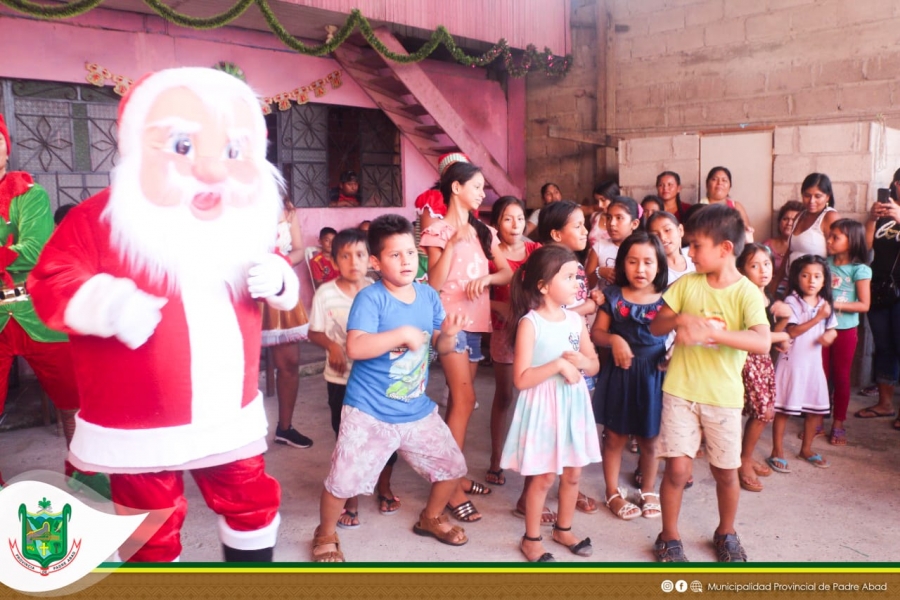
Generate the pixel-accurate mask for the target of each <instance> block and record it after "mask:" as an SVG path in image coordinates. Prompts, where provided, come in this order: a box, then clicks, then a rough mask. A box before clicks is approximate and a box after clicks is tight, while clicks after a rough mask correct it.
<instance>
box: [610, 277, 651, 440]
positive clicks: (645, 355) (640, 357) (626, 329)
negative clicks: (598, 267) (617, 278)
mask: <svg viewBox="0 0 900 600" xmlns="http://www.w3.org/2000/svg"><path fill="white" fill-rule="evenodd" d="M603 293H604V294H605V295H606V303H604V304H603V305H601V306H600V310H602V311H603V312H605V313H606V314H608V315H610V316H611V317H612V321H611V324H610V328H609V332H610V333H614V334H616V335H619V336H621V337H622V338H624V339H625V341H626V342H628V345H629V346H631V352H632V353H633V354H634V358H633V359H631V368H629V369H621V368H619V367H617V366H616V364H615V362H614V361H613V360H612V357H610V360H609V361H608V362H607V363H606V364H604V365H601V368H600V375H599V377H598V378H597V387H596V389H595V390H594V416H595V418H596V419H597V423H601V424H603V425H605V426H606V427H608V428H609V429H611V430H612V431H614V432H616V433H618V434H620V435H637V436H641V437H645V438H652V437H656V436H657V435H659V422H660V417H661V416H662V383H663V375H664V373H663V372H662V371H660V370H659V368H658V366H659V364H660V361H662V360H663V358H664V357H665V354H666V336H660V337H657V336H655V335H653V334H651V333H650V326H649V324H650V321H652V320H653V318H654V317H655V316H656V315H657V313H658V312H659V310H660V308H662V305H663V299H662V297H660V299H659V300H657V301H656V302H654V303H653V304H633V303H631V302H629V301H628V300H626V299H625V298H623V297H622V289H621V288H620V287H619V286H617V285H610V286H607V287H606V288H605V289H604V290H603Z"/></svg>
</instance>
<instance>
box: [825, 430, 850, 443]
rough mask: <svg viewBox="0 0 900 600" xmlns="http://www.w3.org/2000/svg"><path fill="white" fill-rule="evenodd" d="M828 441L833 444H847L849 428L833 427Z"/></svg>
mask: <svg viewBox="0 0 900 600" xmlns="http://www.w3.org/2000/svg"><path fill="white" fill-rule="evenodd" d="M828 442H829V443H830V444H831V445H832V446H846V445H847V430H846V429H841V428H837V429H832V430H831V435H829V436H828Z"/></svg>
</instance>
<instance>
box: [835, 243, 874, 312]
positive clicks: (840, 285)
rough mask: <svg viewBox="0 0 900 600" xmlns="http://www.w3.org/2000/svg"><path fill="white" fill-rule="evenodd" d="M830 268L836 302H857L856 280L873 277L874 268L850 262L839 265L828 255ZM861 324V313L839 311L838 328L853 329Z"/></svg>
mask: <svg viewBox="0 0 900 600" xmlns="http://www.w3.org/2000/svg"><path fill="white" fill-rule="evenodd" d="M828 268H829V269H830V270H831V292H832V295H833V296H834V301H835V302H856V301H857V300H859V296H857V295H856V282H857V281H861V280H863V279H872V268H871V267H869V265H863V264H860V263H850V264H846V265H841V266H837V265H835V264H834V259H833V258H832V257H830V256H829V257H828ZM858 325H859V313H856V312H838V313H837V328H838V329H852V328H854V327H857V326H858Z"/></svg>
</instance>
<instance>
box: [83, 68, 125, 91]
mask: <svg viewBox="0 0 900 600" xmlns="http://www.w3.org/2000/svg"><path fill="white" fill-rule="evenodd" d="M84 68H85V69H87V71H88V74H87V76H86V77H85V79H87V81H88V83H91V84H94V85H96V86H97V87H103V86H104V85H106V82H112V84H113V85H114V86H115V87H113V91H114V92H115V93H117V94H118V95H120V96H124V95H125V92H127V91H128V88H130V87H131V84H132V83H134V80H133V79H132V78H131V77H125V76H124V75H115V74H114V73H112V72H111V71H110V70H109V69H106V68H104V67H101V66H100V65H98V64H97V63H84Z"/></svg>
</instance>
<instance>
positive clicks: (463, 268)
mask: <svg viewBox="0 0 900 600" xmlns="http://www.w3.org/2000/svg"><path fill="white" fill-rule="evenodd" d="M454 233H456V229H454V228H453V227H451V226H450V225H448V224H447V222H446V221H438V222H436V223H432V224H431V225H430V226H429V227H428V228H427V229H426V230H425V231H423V232H422V241H421V242H420V245H421V246H422V247H423V248H427V247H429V246H436V247H438V248H444V247H446V245H447V241H448V240H449V239H450V238H451V237H453V234H454ZM491 233H492V234H493V237H494V240H493V242H492V244H491V247H492V248H493V247H496V246H497V245H498V244H499V243H500V242H499V240H498V239H497V232H496V230H495V229H494V228H491ZM487 274H488V260H487V258H486V257H485V255H484V251H483V250H482V249H481V244H480V243H479V241H478V238H473V239H472V240H470V241H467V242H457V244H456V246H454V248H453V264H451V265H450V272H449V273H448V274H447V281H445V282H444V286H443V287H442V288H441V290H440V295H441V304H443V305H444V310H445V311H447V314H448V315H449V314H452V313H457V314H461V315H465V316H467V317H468V318H469V320H470V321H471V322H472V323H471V324H470V325H469V326H467V327H466V331H472V332H487V331H491V300H490V294H488V290H487V289H485V291H484V293H482V294H481V296H479V297H478V299H477V300H469V299H468V297H467V296H466V285H467V284H468V283H469V282H470V281H473V280H475V279H478V278H479V277H484V276H485V275H487Z"/></svg>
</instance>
